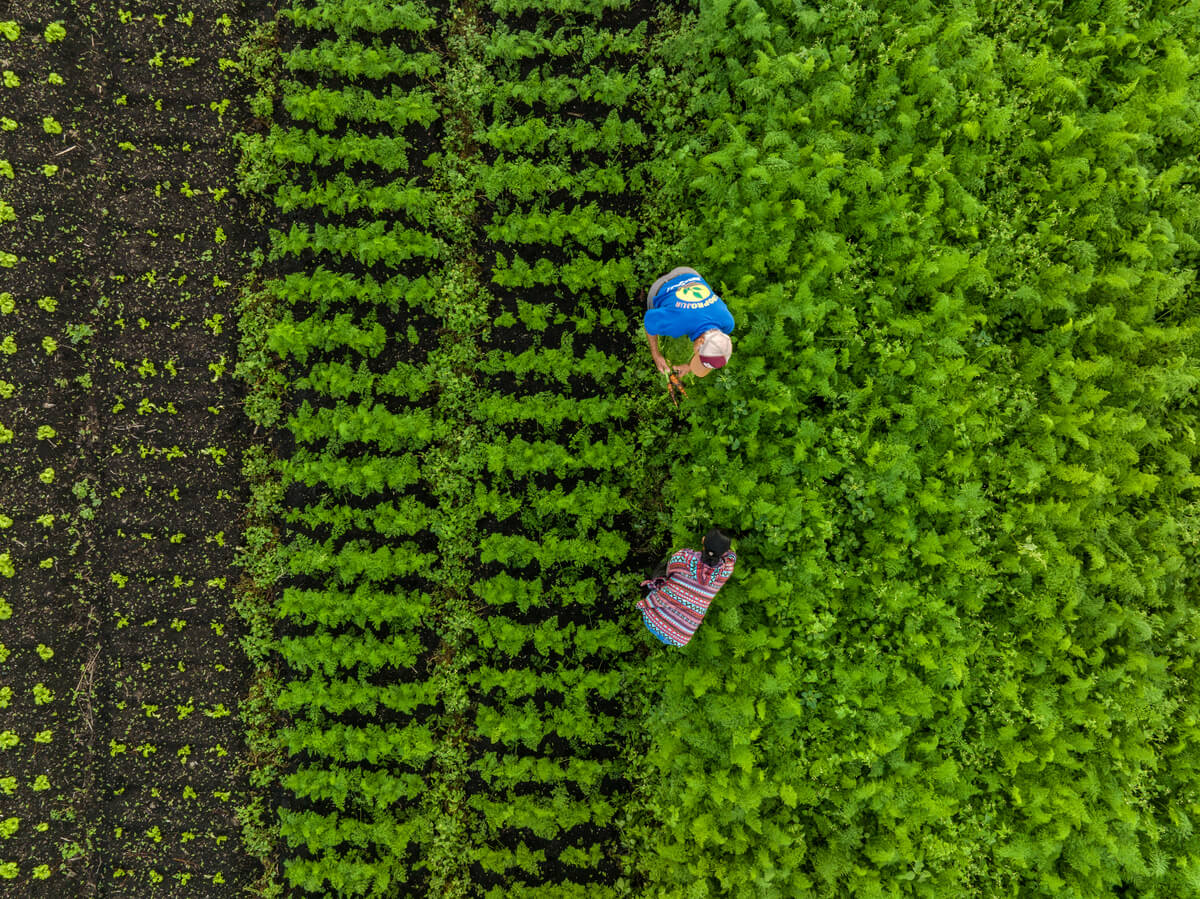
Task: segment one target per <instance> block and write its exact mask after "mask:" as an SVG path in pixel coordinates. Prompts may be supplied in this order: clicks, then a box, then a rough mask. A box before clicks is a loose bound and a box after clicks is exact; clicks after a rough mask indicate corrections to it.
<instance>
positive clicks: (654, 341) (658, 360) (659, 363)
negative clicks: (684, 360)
mask: <svg viewBox="0 0 1200 899" xmlns="http://www.w3.org/2000/svg"><path fill="white" fill-rule="evenodd" d="M643 330H645V329H643ZM646 339H647V340H648V341H649V342H650V355H651V356H652V357H653V358H654V367H655V368H657V369H658V370H659V371H660V372H662V373H663V374H666V373H667V371H668V369H670V367H671V365H670V363H669V362H667V359H666V357H665V356H663V354H662V351H661V350H659V348H658V335H657V334H651V333H650V332H649V331H646Z"/></svg>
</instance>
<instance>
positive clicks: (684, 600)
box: [637, 528, 737, 646]
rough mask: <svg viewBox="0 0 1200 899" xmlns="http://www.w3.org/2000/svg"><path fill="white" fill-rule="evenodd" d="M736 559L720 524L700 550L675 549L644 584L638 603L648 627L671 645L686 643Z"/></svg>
mask: <svg viewBox="0 0 1200 899" xmlns="http://www.w3.org/2000/svg"><path fill="white" fill-rule="evenodd" d="M736 561H737V553H735V552H734V551H733V550H732V549H731V545H730V541H729V536H728V535H727V534H726V533H725V532H724V531H722V530H720V529H719V528H713V529H712V530H710V531H709V532H708V533H707V534H705V535H704V538H703V539H702V540H701V541H700V551H699V552H697V551H696V550H694V549H680V550H676V551H675V552H674V553H672V554H671V556H670V558H668V559H667V561H666V562H665V563H663V564H662V565H660V566H659V567H658V569H657V570H656V571H655V572H654V574H653V575H651V577H650V579H649V580H646V581H642V584H641V585H642V586H643V587H649V588H650V590H649V592H648V593H647V594H646V598H645V599H643V600H642V601H641V602H639V603H638V604H637V608H638V609H639V610H640V611H641V613H642V621H643V622H645V624H646V628H647V630H649V631H650V633H651V634H653V635H654V636H655V637H657V638H658V639H659V640H660V641H662V642H663V643H666V644H667V645H668V646H687V644H688V642H689V641H690V640H691V639H692V635H693V634H695V633H696V628H698V627H699V626H700V622H701V621H703V620H704V615H705V613H706V612H707V611H708V607H709V604H710V603H711V602H712V601H713V598H714V597H715V596H716V595H717V591H718V590H720V589H721V587H722V585H724V583H725V582H726V581H727V580H729V576H730V575H731V574H733V566H734V563H735V562H736Z"/></svg>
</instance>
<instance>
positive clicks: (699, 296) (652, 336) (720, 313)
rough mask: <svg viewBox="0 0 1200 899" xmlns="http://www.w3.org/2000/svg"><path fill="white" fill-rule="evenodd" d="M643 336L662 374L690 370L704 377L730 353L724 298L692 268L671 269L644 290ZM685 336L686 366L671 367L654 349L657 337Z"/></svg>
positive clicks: (730, 327) (730, 326)
mask: <svg viewBox="0 0 1200 899" xmlns="http://www.w3.org/2000/svg"><path fill="white" fill-rule="evenodd" d="M645 327H646V337H647V339H648V340H649V341H650V355H651V356H653V357H654V365H655V367H657V368H658V370H659V371H660V372H662V373H663V374H666V373H667V372H668V371H669V370H670V369H671V368H674V369H675V371H677V372H679V374H681V375H682V374H684V373H686V372H691V373H692V374H694V375H695V376H696V377H698V378H703V377H705V376H706V375H707V374H708V373H709V372H710V371H712V370H713V369H714V368H720V367H721V366H723V365H724V364H725V363H726V362H728V361H729V356H730V354H731V353H732V352H733V341H732V340H730V339H729V335H730V334H731V333H733V316H732V315H730V314H729V308H728V307H727V306H726V305H725V303H724V301H722V299H721V298H720V297H719V296H717V295H716V293H715V292H714V291H713V289H712V288H711V287H709V286H708V282H707V281H705V280H704V279H703V278H702V277H700V273H699V272H697V271H696V270H695V269H694V268H686V267H683V266H681V267H679V268H673V269H671V270H670V271H669V272H667V273H666V274H665V275H663V276H662V277H661V278H659V279H658V280H657V281H655V282H654V283H653V284H652V285H651V286H650V290H648V291H647V292H646V318H645ZM660 336H662V337H687V338H688V339H689V340H691V341H692V358H691V361H690V362H688V364H687V365H675V366H672V365H671V363H669V362H668V361H667V360H666V358H665V357H664V356H663V354H662V352H661V351H660V350H659V348H658V338H659V337H660Z"/></svg>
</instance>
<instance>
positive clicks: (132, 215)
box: [0, 0, 273, 897]
mask: <svg viewBox="0 0 1200 899" xmlns="http://www.w3.org/2000/svg"><path fill="white" fill-rule="evenodd" d="M122 6H123V8H124V12H122V13H120V14H118V11H117V9H116V7H104V8H97V7H95V6H93V7H90V8H86V7H85V8H80V9H73V10H72V11H71V15H70V16H69V17H67V18H65V19H63V20H62V23H63V25H64V27H65V29H66V37H65V39H63V40H62V41H60V42H52V43H48V42H47V41H46V40H45V39H44V37H43V32H44V30H45V28H46V26H47V25H48V24H49V23H50V22H52V21H54V20H55V19H57V18H60V17H61V16H62V11H61V9H60V8H58V7H54V6H53V5H50V4H44V3H40V2H29V3H25V2H19V0H18V2H16V3H14V4H10V5H9V7H8V8H7V9H6V13H5V18H12V19H15V20H16V21H17V22H18V23H19V24H20V26H21V34H20V37H19V39H18V40H17V41H16V42H13V43H8V42H7V41H6V42H4V46H3V47H0V55H2V56H3V57H4V60H3V68H5V69H11V70H12V71H14V72H15V73H16V74H17V76H18V77H19V78H20V82H21V83H20V86H19V87H17V88H13V89H9V90H8V92H7V93H6V97H7V98H8V99H10V100H11V99H13V98H18V114H17V116H16V119H17V120H18V122H19V127H18V128H17V129H16V130H15V131H9V132H3V133H2V134H0V158H3V159H7V160H9V162H11V164H12V166H13V169H14V172H15V175H16V177H15V179H14V180H13V181H12V182H7V181H5V182H0V191H3V193H2V194H0V196H3V198H4V199H5V200H6V202H8V203H9V204H10V205H12V206H13V207H14V208H15V209H16V210H17V211H18V219H17V221H16V223H15V228H16V237H15V240H11V239H10V242H9V248H10V249H11V250H12V251H13V252H14V253H16V254H17V255H18V256H19V257H20V262H19V263H18V265H17V266H16V267H15V269H14V270H13V272H14V273H15V275H16V278H15V279H14V283H15V284H17V285H18V289H17V290H14V291H13V293H14V296H15V297H16V305H17V312H16V313H15V316H14V317H9V318H8V320H7V321H5V322H4V324H5V325H6V326H7V327H6V331H11V332H12V333H13V334H14V336H15V339H16V342H17V345H18V352H17V353H16V354H15V355H14V356H11V357H8V358H7V362H6V363H5V368H4V372H3V374H0V377H4V378H5V379H6V380H9V381H11V382H14V383H15V384H16V385H17V389H16V392H15V394H14V397H13V398H12V399H11V400H9V401H7V402H5V403H4V405H3V406H2V407H0V408H2V409H3V410H4V411H3V413H0V420H2V421H3V422H4V423H5V424H6V425H8V426H9V427H12V428H13V429H14V430H15V431H16V433H17V436H16V438H15V439H14V441H13V444H12V445H11V446H9V447H7V448H6V457H5V466H4V478H5V489H4V496H5V508H4V509H3V510H0V511H3V512H4V513H5V514H8V515H9V516H11V517H12V518H13V519H14V524H13V527H12V529H11V530H10V531H9V532H8V533H7V535H6V536H9V537H10V538H11V540H12V541H13V542H14V543H15V547H14V548H15V549H16V551H15V552H14V553H13V561H14V564H15V565H16V568H17V574H16V576H15V577H14V578H13V579H12V581H11V589H10V591H9V596H10V602H11V604H12V607H13V615H12V617H11V618H9V619H8V620H7V621H0V640H2V641H3V643H4V644H5V645H6V646H7V647H8V649H9V651H10V652H11V656H10V658H9V659H8V662H7V664H6V665H5V666H3V667H2V668H0V672H3V673H2V674H0V677H2V678H3V681H2V682H3V683H4V684H6V685H11V686H12V687H13V688H14V696H15V697H16V700H15V701H14V703H13V705H12V706H11V707H10V708H9V709H7V710H6V712H5V715H6V717H5V724H4V726H5V727H6V728H8V729H11V730H12V731H14V732H15V733H16V734H17V735H18V736H19V737H20V739H21V748H20V749H19V750H18V751H17V752H15V753H12V752H10V753H8V754H7V755H6V756H5V765H6V768H7V770H4V771H0V774H4V775H11V776H14V777H16V780H17V791H16V793H15V794H14V796H13V797H12V799H10V800H7V801H6V809H8V810H9V811H8V814H15V815H19V816H20V818H21V825H20V828H19V830H18V832H17V834H16V835H15V836H14V837H13V838H11V839H10V840H8V841H7V842H6V850H5V856H6V858H15V859H19V860H20V873H19V877H18V878H17V879H16V880H14V881H11V882H9V887H8V889H15V890H17V893H15V894H14V895H21V896H40V895H48V896H49V895H52V896H63V895H74V896H99V895H103V896H137V897H144V896H155V895H162V896H202V895H212V896H229V895H232V894H234V893H237V892H239V891H240V890H241V889H242V888H243V887H245V886H246V885H248V884H250V883H251V882H252V881H254V880H256V879H257V878H258V877H259V876H260V874H261V872H262V866H261V864H260V863H259V862H258V861H257V860H256V859H254V858H252V857H250V856H249V855H247V854H246V852H245V850H244V849H243V848H242V845H241V839H240V837H241V828H240V824H239V822H238V820H237V813H236V807H237V806H238V805H239V804H242V803H245V802H246V801H247V798H248V795H249V784H248V782H247V780H246V776H245V774H244V772H243V771H242V767H243V765H244V758H243V756H244V753H245V748H244V745H243V738H242V724H241V721H240V719H239V717H238V708H239V703H240V700H241V698H242V697H243V696H244V695H245V693H246V691H247V688H248V680H249V676H250V671H249V669H248V664H247V661H246V658H245V655H244V653H243V652H242V650H241V648H240V646H239V645H238V637H239V636H240V633H241V625H240V622H239V619H238V616H237V614H236V613H235V611H234V609H233V607H232V603H231V600H232V595H233V586H234V582H235V580H236V577H237V574H236V571H237V570H236V569H235V568H234V567H233V565H232V562H233V558H234V552H235V549H236V545H237V543H238V540H239V539H240V534H241V528H242V518H243V508H244V505H245V502H246V499H247V496H246V493H245V491H244V489H243V487H242V481H241V477H240V474H239V468H240V457H241V452H242V450H243V449H244V448H245V447H246V446H247V445H248V434H249V429H248V427H247V423H246V420H245V418H244V417H243V416H242V415H241V412H240V405H241V399H242V397H241V395H240V391H239V385H238V384H237V383H235V382H234V381H233V378H232V371H233V366H234V363H235V361H236V358H235V357H236V346H237V335H236V331H235V316H234V312H233V308H234V300H235V297H236V290H237V286H238V284H239V281H240V278H241V274H242V272H243V271H244V269H245V266H246V262H245V258H244V254H245V253H246V252H247V251H249V250H250V249H252V248H254V247H257V246H260V245H262V244H263V242H264V240H265V235H264V234H262V233H260V232H259V231H257V230H255V229H254V228H252V227H247V226H246V225H245V224H243V223H244V222H245V221H246V219H247V218H248V216H247V215H246V210H245V209H244V208H243V207H242V206H241V205H240V204H241V201H240V200H239V199H238V196H237V191H236V184H235V180H236V179H235V168H236V164H237V160H238V154H237V151H236V149H235V148H234V146H233V144H232V141H231V138H230V135H231V134H232V133H233V132H234V131H236V130H238V129H239V128H246V127H249V126H250V125H251V123H249V122H248V121H247V120H246V112H245V107H244V105H243V97H244V95H245V93H246V92H247V90H248V87H247V85H246V84H245V82H244V81H242V80H241V79H240V76H239V75H238V74H237V72H236V71H235V70H234V69H232V68H229V67H227V66H226V67H225V68H222V65H221V62H220V60H222V59H226V60H229V59H234V60H235V59H237V47H238V43H239V40H240V37H241V35H240V34H239V29H244V28H247V27H248V26H249V24H250V23H251V22H252V21H254V20H255V19H262V18H264V17H269V16H272V15H273V12H272V10H271V9H270V8H269V6H268V5H267V4H265V3H247V4H243V3H236V2H229V0H215V2H210V3H205V4H203V5H202V6H200V7H196V8H194V13H192V12H189V11H188V10H187V9H185V8H182V7H181V8H178V9H172V10H170V11H169V12H166V13H165V14H164V13H163V11H162V8H160V7H157V6H152V5H147V4H144V3H138V2H133V3H130V4H123V5H122ZM155 13H159V14H160V16H161V18H162V21H161V23H160V21H159V20H157V19H156V18H155V15H154V14H155ZM226 14H227V15H228V22H229V25H231V26H232V27H227V26H226V25H225V24H222V23H220V22H219V21H218V20H219V19H220V17H221V16H222V15H226ZM160 51H161V54H160ZM158 61H161V63H162V65H161V66H160V65H158ZM51 72H54V73H57V74H58V75H59V76H61V77H62V79H63V81H64V83H63V84H52V83H48V81H47V79H48V76H49V74H50V73H51ZM226 100H228V101H229V102H228V104H227V105H226V108H225V109H224V111H223V112H222V113H221V114H220V115H218V112H217V110H216V109H214V108H212V107H210V104H214V105H216V106H219V105H220V104H221V103H222V102H223V101H226ZM47 116H49V117H52V118H53V119H55V120H56V121H57V122H59V123H61V125H62V129H63V130H62V133H61V134H48V133H46V132H45V131H44V129H43V127H42V119H43V117H47ZM122 143H125V144H126V146H125V147H124V148H123V147H122V146H120V145H121V144H122ZM47 164H52V165H57V166H58V167H59V168H58V171H57V172H55V173H54V174H53V175H52V176H47V175H45V174H43V171H42V167H43V165H47ZM216 192H224V195H223V196H221V197H220V198H219V199H218V197H217V193H216ZM218 229H220V231H218ZM10 233H11V232H10ZM5 289H8V288H5ZM40 297H51V298H54V299H56V300H57V308H56V309H55V310H54V311H53V312H50V311H47V310H45V309H43V308H40V307H39V306H38V305H37V304H36V301H37V299H38V298H40ZM218 314H219V315H222V316H223V322H222V321H218V320H217V319H215V318H214V316H215V315H218ZM206 319H208V320H209V322H208V323H207V324H206V322H205V320H206ZM81 324H82V325H87V326H89V327H90V328H91V329H92V335H91V336H90V339H80V340H79V341H78V343H73V342H72V339H71V336H70V335H71V334H72V331H71V329H70V327H69V326H72V325H74V326H78V325H81ZM47 335H49V336H52V337H53V338H54V339H55V340H56V341H57V343H58V348H57V350H56V351H54V352H52V353H50V354H47V353H46V352H45V351H44V350H43V348H42V347H41V346H40V343H41V340H42V338H43V337H44V336H47ZM222 357H223V359H224V361H223V362H222ZM139 366H140V367H141V371H140V372H139ZM151 366H153V369H151ZM210 366H211V367H210ZM222 366H223V371H222ZM122 407H123V408H122ZM114 410H115V411H114ZM41 425H50V426H51V427H53V428H54V430H55V431H56V432H57V434H58V437H57V438H56V439H53V440H50V441H38V440H36V439H35V437H34V432H35V431H36V429H37V427H38V426H41ZM46 467H53V468H54V470H55V475H54V480H53V482H52V484H50V485H48V486H43V484H42V483H41V482H39V480H38V479H37V477H36V475H37V474H38V473H39V472H41V471H43V470H44V469H45V468H46ZM72 487H74V488H75V490H72ZM43 514H54V515H55V516H56V521H55V523H54V525H53V526H52V527H51V528H49V529H47V528H45V527H44V526H43V525H41V524H38V523H36V522H35V520H34V519H35V518H36V517H37V516H38V515H43ZM50 556H52V557H53V558H54V563H53V564H52V566H51V567H49V568H42V567H39V565H38V563H39V562H40V561H41V560H42V559H43V558H46V557H50ZM39 645H42V646H45V647H48V648H49V649H51V650H53V653H54V655H53V657H52V658H50V659H49V660H48V661H44V662H43V661H42V660H41V659H40V657H39V656H38V655H37V653H36V648H37V647H38V646H39ZM36 683H41V684H42V685H44V686H45V687H47V688H49V689H50V690H51V691H52V693H53V695H54V699H53V700H52V701H50V702H48V703H46V704H43V705H37V704H35V703H34V702H33V701H32V700H31V690H32V687H33V685H34V684H36ZM45 729H49V730H50V731H51V742H49V743H46V744H41V743H37V742H35V741H34V736H35V734H37V733H38V732H40V731H43V730H45ZM39 775H45V776H46V778H47V779H48V781H49V789H46V790H38V789H36V787H34V788H31V786H30V785H31V784H33V783H34V781H35V779H36V778H37V777H38V776H39ZM39 828H43V829H41V830H39ZM39 865H45V866H47V867H46V868H44V869H41V870H40V871H39ZM42 875H46V876H42Z"/></svg>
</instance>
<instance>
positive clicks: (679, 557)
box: [667, 549, 700, 575]
mask: <svg viewBox="0 0 1200 899" xmlns="http://www.w3.org/2000/svg"><path fill="white" fill-rule="evenodd" d="M699 555H700V553H698V552H696V550H694V549H681V550H679V551H678V552H676V553H675V554H674V555H673V556H671V561H669V562H667V574H668V575H671V574H674V573H676V572H678V573H680V574H686V573H687V572H689V571H691V570H692V560H693V557H699Z"/></svg>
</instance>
